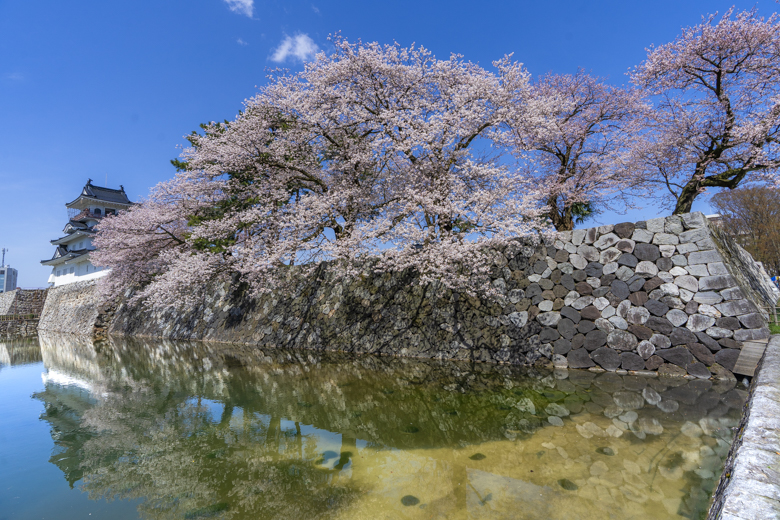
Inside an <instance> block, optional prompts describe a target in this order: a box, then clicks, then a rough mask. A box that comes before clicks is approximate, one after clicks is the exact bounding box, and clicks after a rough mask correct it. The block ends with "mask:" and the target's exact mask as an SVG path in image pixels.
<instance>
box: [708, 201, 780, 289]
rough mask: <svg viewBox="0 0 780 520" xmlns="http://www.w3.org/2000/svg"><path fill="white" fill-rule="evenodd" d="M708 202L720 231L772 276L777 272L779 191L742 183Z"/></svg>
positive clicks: (779, 265)
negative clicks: (714, 212)
mask: <svg viewBox="0 0 780 520" xmlns="http://www.w3.org/2000/svg"><path fill="white" fill-rule="evenodd" d="M711 204H712V205H713V207H715V209H717V210H718V212H719V213H720V215H721V222H722V224H721V225H722V226H723V230H724V231H726V232H727V233H728V234H729V235H731V236H732V237H733V238H734V239H735V240H736V241H737V243H739V244H740V245H741V246H742V247H744V248H745V249H746V250H747V251H748V252H749V253H750V254H751V255H753V258H755V259H756V260H758V261H759V262H762V263H763V264H764V267H765V268H766V270H767V272H768V273H769V274H770V275H771V276H779V275H780V192H779V191H778V190H776V189H774V188H770V187H767V186H745V187H742V188H738V189H735V190H730V191H723V192H720V193H717V194H715V195H714V196H713V197H712V199H711Z"/></svg>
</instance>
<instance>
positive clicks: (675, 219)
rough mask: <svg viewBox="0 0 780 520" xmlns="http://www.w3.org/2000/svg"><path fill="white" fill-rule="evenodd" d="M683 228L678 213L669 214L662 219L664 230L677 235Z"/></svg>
mask: <svg viewBox="0 0 780 520" xmlns="http://www.w3.org/2000/svg"><path fill="white" fill-rule="evenodd" d="M684 229H685V228H684V227H683V224H682V219H681V218H680V216H679V215H670V216H668V217H666V218H665V219H664V232H665V233H671V234H672V235H679V234H680V233H682V232H683V230H684Z"/></svg>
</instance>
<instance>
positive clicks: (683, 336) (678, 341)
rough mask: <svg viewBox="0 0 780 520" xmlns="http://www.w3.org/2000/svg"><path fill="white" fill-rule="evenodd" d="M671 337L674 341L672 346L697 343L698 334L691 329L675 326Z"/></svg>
mask: <svg viewBox="0 0 780 520" xmlns="http://www.w3.org/2000/svg"><path fill="white" fill-rule="evenodd" d="M669 339H670V340H671V341H672V346H677V345H686V344H688V343H696V335H695V334H694V333H693V332H691V331H690V330H688V329H684V328H681V327H677V328H675V329H674V330H673V331H672V333H671V334H670V335H669Z"/></svg>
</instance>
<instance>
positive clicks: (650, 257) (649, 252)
mask: <svg viewBox="0 0 780 520" xmlns="http://www.w3.org/2000/svg"><path fill="white" fill-rule="evenodd" d="M634 256H635V257H637V258H638V259H639V260H640V261H641V260H647V261H649V262H655V261H656V260H658V259H659V258H661V251H660V250H659V249H658V246H654V245H652V244H637V245H636V247H635V248H634Z"/></svg>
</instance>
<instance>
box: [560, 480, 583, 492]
mask: <svg viewBox="0 0 780 520" xmlns="http://www.w3.org/2000/svg"><path fill="white" fill-rule="evenodd" d="M558 485H559V486H561V487H562V488H563V489H565V490H566V491H577V490H578V489H579V488H580V487H579V486H578V485H577V484H575V483H574V482H572V481H571V480H569V479H567V478H562V479H560V480H559V481H558Z"/></svg>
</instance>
